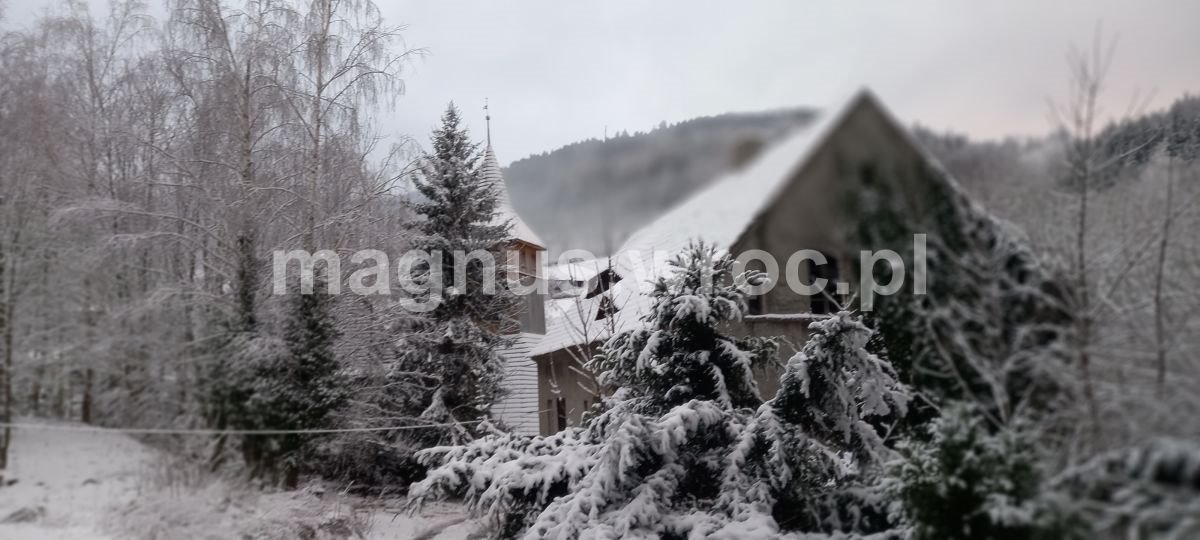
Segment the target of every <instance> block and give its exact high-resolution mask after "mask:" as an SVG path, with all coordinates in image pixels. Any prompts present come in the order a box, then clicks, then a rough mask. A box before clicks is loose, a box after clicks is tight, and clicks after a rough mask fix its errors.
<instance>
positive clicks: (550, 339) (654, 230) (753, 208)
mask: <svg viewBox="0 0 1200 540" xmlns="http://www.w3.org/2000/svg"><path fill="white" fill-rule="evenodd" d="M864 106H872V107H874V108H876V109H877V110H879V111H882V112H884V116H885V118H887V119H888V121H890V122H891V123H893V124H896V127H897V129H898V130H899V131H900V132H901V133H907V131H906V130H904V129H903V128H902V127H900V126H899V124H897V123H896V121H895V120H894V119H893V118H892V117H891V115H890V114H887V113H886V109H885V108H884V107H883V106H882V105H881V104H880V103H879V101H878V99H876V98H875V97H874V95H873V94H871V92H870V91H868V90H866V89H863V90H860V91H858V92H856V93H854V94H853V95H852V96H850V98H849V99H847V100H845V101H843V102H842V103H840V104H838V105H837V106H835V107H832V108H829V109H826V110H825V111H823V112H822V113H820V114H819V115H818V117H817V119H816V120H815V121H814V122H812V123H810V124H809V125H807V126H805V127H802V128H800V129H799V130H798V131H795V132H793V133H792V134H791V135H789V136H788V137H786V138H785V139H784V140H783V141H781V142H779V143H777V144H775V145H774V146H771V147H769V148H767V149H766V150H765V151H764V152H763V154H762V155H761V156H760V157H758V158H756V159H755V160H754V161H752V162H751V163H750V164H749V165H747V166H746V167H744V168H743V169H741V170H738V171H734V172H732V173H728V174H726V175H725V176H723V177H722V178H721V179H719V180H717V181H716V182H714V183H713V184H711V185H710V186H709V187H707V188H705V189H703V190H701V191H700V192H698V193H696V194H695V195H693V196H692V197H690V198H688V199H686V200H685V201H684V202H682V203H680V204H679V205H677V206H675V207H674V208H672V209H671V210H669V211H667V212H666V213H665V214H663V215H662V216H660V217H659V218H658V219H656V220H654V221H653V222H651V223H650V224H649V225H647V226H645V227H643V228H642V229H641V230H639V231H637V232H636V233H634V234H633V235H632V236H630V237H629V239H627V240H626V241H625V243H624V244H622V245H621V248H620V249H619V250H617V252H616V253H615V254H614V255H613V265H614V267H615V268H616V269H617V272H618V273H619V274H621V275H622V276H624V277H625V279H623V280H621V281H620V282H618V283H616V284H615V285H614V286H613V287H612V289H611V291H612V292H611V293H610V294H611V295H612V297H613V300H614V302H615V303H616V305H617V307H618V308H619V311H617V312H616V313H615V314H613V315H612V316H613V317H614V321H612V324H610V325H606V326H609V327H613V328H614V329H615V330H616V331H618V332H619V331H622V330H625V329H628V328H632V327H633V325H636V324H637V323H638V319H639V318H640V317H641V315H642V314H644V313H646V312H647V311H648V310H649V307H650V298H649V297H648V296H647V295H646V294H644V293H645V291H648V290H649V287H650V282H651V281H653V280H654V279H655V278H657V277H659V276H662V275H664V274H665V273H666V272H667V271H668V269H669V265H668V264H667V262H668V261H669V260H670V258H671V257H672V256H674V255H675V254H677V253H679V252H680V251H681V250H683V249H684V248H685V247H687V245H688V244H689V243H690V242H692V241H695V240H702V241H704V242H705V243H706V244H709V245H712V246H714V247H716V248H717V249H718V250H729V249H731V248H732V247H733V246H734V245H735V244H736V243H737V241H738V240H739V239H740V238H741V237H742V235H743V234H744V233H745V232H746V231H747V229H749V228H750V226H751V225H752V224H753V223H754V222H755V221H756V220H757V219H758V218H759V216H761V215H762V214H763V213H764V212H766V211H767V210H768V208H769V207H770V206H771V204H772V203H773V202H774V201H775V200H776V198H778V196H779V195H780V194H781V193H782V191H783V190H784V189H785V188H786V187H787V186H788V185H789V183H790V182H791V181H792V179H793V177H794V176H795V174H796V173H797V172H798V171H799V170H800V169H801V168H803V167H804V166H805V165H806V164H807V163H808V162H809V160H810V159H811V158H812V156H813V155H815V154H816V152H817V150H818V149H820V148H821V147H822V146H823V145H824V144H825V142H826V141H828V140H829V139H830V137H831V135H833V134H834V132H836V131H837V130H838V129H839V127H840V126H841V125H842V124H843V121H844V120H845V119H846V118H847V117H848V116H849V115H850V113H851V112H853V111H854V110H856V109H858V108H860V107H864ZM910 142H911V141H910ZM599 298H600V297H596V298H592V299H583V298H579V299H574V302H578V303H581V305H579V306H578V307H573V308H570V309H562V308H561V307H562V306H559V305H555V306H551V307H552V308H553V307H557V308H559V309H557V310H556V311H557V313H552V312H550V311H552V310H547V311H548V312H547V331H546V336H545V337H544V338H543V339H542V341H541V342H540V343H538V344H537V346H535V347H534V348H533V350H532V351H531V354H533V355H541V354H546V353H549V352H552V351H556V350H559V349H562V348H565V347H569V346H573V345H578V344H581V343H583V342H584V341H589V340H591V341H594V340H599V339H604V338H606V337H608V336H607V332H604V333H601V334H600V335H595V336H591V335H589V336H587V338H586V339H585V338H584V335H583V334H584V333H583V332H581V331H580V330H579V329H580V328H588V327H589V325H590V327H595V326H596V325H595V324H594V323H592V322H591V321H590V319H591V318H594V317H595V314H596V310H597V309H598V301H599ZM558 302H563V301H562V300H559V301H558ZM585 304H586V305H585ZM564 305H565V304H564Z"/></svg>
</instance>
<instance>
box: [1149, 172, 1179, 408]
mask: <svg viewBox="0 0 1200 540" xmlns="http://www.w3.org/2000/svg"><path fill="white" fill-rule="evenodd" d="M1174 174H1175V160H1174V158H1172V157H1171V156H1170V155H1168V156H1167V209H1166V214H1165V217H1163V226H1162V238H1160V239H1159V242H1158V264H1157V268H1156V269H1155V274H1154V345H1155V355H1156V357H1157V368H1158V373H1157V374H1156V383H1157V385H1158V389H1159V390H1160V391H1161V390H1162V388H1163V386H1164V385H1165V384H1166V382H1167V330H1166V328H1167V322H1166V305H1165V299H1164V298H1163V281H1164V278H1165V274H1166V266H1167V247H1168V245H1169V243H1170V238H1171V212H1172V208H1171V202H1172V201H1171V197H1172V196H1173V195H1174V193H1172V191H1173V190H1174V181H1175V179H1174Z"/></svg>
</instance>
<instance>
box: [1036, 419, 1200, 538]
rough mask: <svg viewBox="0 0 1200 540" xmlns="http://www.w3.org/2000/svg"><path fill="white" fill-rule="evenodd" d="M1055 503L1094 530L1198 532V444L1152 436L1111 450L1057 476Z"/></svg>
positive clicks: (1115, 533) (1154, 534)
mask: <svg viewBox="0 0 1200 540" xmlns="http://www.w3.org/2000/svg"><path fill="white" fill-rule="evenodd" d="M1050 487H1051V489H1053V490H1054V494H1055V496H1056V499H1057V502H1058V504H1059V505H1060V506H1061V507H1064V508H1068V509H1070V511H1072V512H1074V513H1076V514H1078V515H1079V516H1080V517H1082V518H1083V519H1085V520H1086V522H1087V523H1088V524H1089V525H1090V527H1091V529H1092V531H1093V532H1094V534H1105V535H1108V536H1111V537H1114V538H1115V537H1123V538H1196V537H1198V536H1200V444H1197V443H1196V442H1194V441H1182V440H1176V439H1155V440H1152V441H1149V442H1148V443H1145V444H1143V445H1140V446H1135V447H1132V448H1128V449H1125V450H1117V451H1111V452H1107V453H1104V454H1101V455H1099V456H1096V457H1095V458H1092V459H1091V460H1089V461H1087V462H1086V463H1084V464H1082V465H1080V466H1077V467H1072V468H1070V469H1068V470H1067V471H1065V472H1063V473H1062V474H1060V475H1058V476H1057V477H1056V478H1055V479H1054V480H1053V481H1052V482H1051V483H1050Z"/></svg>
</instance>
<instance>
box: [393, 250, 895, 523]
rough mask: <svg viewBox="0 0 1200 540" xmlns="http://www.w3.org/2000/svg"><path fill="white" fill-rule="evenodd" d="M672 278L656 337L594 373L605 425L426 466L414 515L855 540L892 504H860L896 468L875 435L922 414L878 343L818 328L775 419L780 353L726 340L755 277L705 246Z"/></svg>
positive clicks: (612, 351)
mask: <svg viewBox="0 0 1200 540" xmlns="http://www.w3.org/2000/svg"><path fill="white" fill-rule="evenodd" d="M672 265H673V270H674V272H673V273H672V274H670V276H669V277H667V278H663V279H660V280H659V281H658V282H657V283H656V284H655V287H654V289H653V291H652V292H651V295H652V299H653V308H652V309H651V310H650V312H649V313H648V314H647V315H646V316H645V317H644V319H643V320H644V322H645V323H646V324H645V327H644V328H640V329H636V330H632V331H628V332H625V333H621V334H618V335H616V336H614V337H612V338H611V339H610V340H609V341H608V342H607V343H606V344H605V346H604V347H603V351H602V353H601V354H600V355H599V356H598V357H597V358H596V359H595V360H594V361H593V362H592V363H591V365H590V366H589V367H590V368H591V369H593V370H594V371H595V372H596V373H598V377H599V380H600V381H601V382H602V384H604V385H606V387H608V388H612V389H613V392H612V394H611V397H609V398H607V399H605V400H604V402H603V405H604V406H603V408H602V410H601V411H600V412H599V413H598V414H596V415H595V416H594V417H592V418H590V419H589V420H588V421H587V422H586V423H585V425H584V426H582V427H579V428H572V429H568V430H566V431H563V432H561V433H558V434H555V435H551V436H547V437H521V436H515V435H510V434H496V435H493V436H489V437H484V438H482V439H479V440H476V441H473V442H471V443H469V444H467V445H464V446H453V447H440V448H434V449H430V450H428V451H425V452H423V453H422V454H421V456H420V457H421V459H422V460H423V461H424V462H425V463H428V464H429V465H431V466H432V470H431V471H430V473H429V476H428V477H427V478H426V479H425V480H424V481H422V482H420V483H417V484H414V485H413V487H412V488H411V490H410V494H409V496H410V500H409V503H410V507H412V508H416V507H419V506H420V505H421V504H423V503H425V502H426V501H429V500H436V499H440V498H446V497H451V496H461V497H463V498H465V499H466V501H467V503H468V505H469V507H470V509H471V510H472V511H473V512H475V513H476V514H479V515H481V516H482V517H483V518H484V519H485V522H486V523H487V524H488V525H489V527H490V531H491V532H492V533H493V535H494V536H495V537H497V538H518V537H523V538H528V539H534V538H551V539H575V538H581V539H587V538H614V539H615V538H710V537H711V538H739V539H747V538H779V537H782V536H784V535H785V534H787V533H788V531H812V532H821V531H829V532H842V531H851V532H852V531H856V530H857V527H858V526H859V525H860V524H862V523H864V520H862V519H860V518H862V517H863V516H862V514H863V512H857V510H858V509H859V506H858V505H856V504H855V503H856V502H863V501H866V500H868V499H872V500H870V501H867V502H868V503H874V502H877V501H874V500H873V496H872V494H867V493H864V492H865V491H866V490H862V489H860V488H862V486H866V485H868V484H870V481H869V480H870V478H869V477H870V476H871V474H872V473H873V472H874V471H876V470H877V469H878V465H879V463H880V462H881V461H882V458H884V457H885V456H888V455H890V453H889V451H888V450H887V449H886V448H885V447H884V445H883V440H882V438H881V436H880V434H879V433H880V432H879V431H878V430H877V429H876V427H875V426H874V425H873V424H872V423H871V421H872V420H881V421H884V420H887V419H889V418H893V417H896V416H899V415H902V414H903V412H904V410H905V407H906V403H907V401H908V397H907V394H906V393H905V392H904V391H903V390H902V389H901V388H900V386H899V385H898V384H897V383H896V381H895V378H894V376H893V374H892V373H891V370H890V368H888V367H887V365H886V364H884V363H883V362H882V361H880V360H879V359H878V358H877V357H875V356H873V355H870V354H868V353H867V352H866V351H865V350H864V349H863V345H864V344H865V343H866V341H867V339H868V338H869V337H870V333H871V332H870V330H869V329H867V328H866V327H865V326H864V325H862V324H861V323H860V322H858V321H856V320H854V319H853V317H851V316H850V315H848V314H840V315H838V316H837V317H835V318H833V319H830V320H829V321H824V322H821V323H816V324H814V325H813V331H814V332H815V333H816V334H817V337H816V338H815V339H813V340H811V341H810V344H809V345H808V346H806V347H805V349H804V351H802V352H801V353H800V354H798V355H797V356H796V357H795V358H793V359H792V360H791V361H790V362H789V363H788V369H787V375H785V377H784V387H783V388H782V389H781V390H780V392H779V395H777V396H776V397H775V399H773V400H771V401H769V402H767V403H765V404H764V403H762V402H761V399H760V398H759V396H758V392H757V389H756V387H755V385H754V382H753V377H752V373H751V370H752V368H753V366H754V365H756V364H758V363H761V362H766V361H770V359H771V358H772V356H773V355H774V353H775V344H774V343H773V342H772V341H770V340H765V339H761V338H756V339H744V340H738V339H734V338H732V337H729V336H726V335H724V334H722V333H721V331H720V329H721V326H722V324H723V323H725V322H728V321H730V320H734V319H736V318H737V317H740V316H741V314H742V312H743V310H744V308H745V301H744V300H745V299H744V295H743V293H742V292H741V291H740V289H739V288H738V287H737V286H736V284H737V283H739V282H740V280H741V279H743V278H744V276H743V277H736V276H733V275H732V260H731V259H730V258H729V257H727V256H718V255H717V253H716V252H715V251H714V250H712V249H711V248H706V247H704V246H692V247H690V248H689V249H688V250H687V251H685V252H684V253H683V254H681V255H680V256H678V257H676V258H675V259H674V260H673V262H672ZM809 409H813V410H812V411H809ZM797 502H801V503H803V504H802V505H801V506H795V504H796V503H797ZM847 503H849V504H847ZM837 506H840V507H841V510H837V511H833V512H832V514H829V513H828V512H829V511H831V510H835V507H837ZM863 506H871V504H865V505H863ZM777 516H779V517H783V518H786V520H787V521H780V520H777ZM874 525H878V526H879V528H882V525H881V524H879V523H875V524H874Z"/></svg>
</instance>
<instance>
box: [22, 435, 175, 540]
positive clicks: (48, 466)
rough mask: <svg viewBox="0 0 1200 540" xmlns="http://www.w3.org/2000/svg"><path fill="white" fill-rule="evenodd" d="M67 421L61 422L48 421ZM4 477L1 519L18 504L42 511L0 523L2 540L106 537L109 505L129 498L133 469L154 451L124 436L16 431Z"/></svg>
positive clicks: (133, 493) (144, 463)
mask: <svg viewBox="0 0 1200 540" xmlns="http://www.w3.org/2000/svg"><path fill="white" fill-rule="evenodd" d="M51 425H59V426H61V425H65V424H51ZM13 433H14V435H13V446H12V448H11V449H10V454H9V455H10V458H9V467H8V471H7V474H6V476H5V477H6V479H16V480H17V483H16V484H14V485H11V486H7V487H0V519H3V518H4V517H5V516H8V515H9V514H11V513H12V512H15V511H17V510H19V509H21V508H37V507H40V508H42V509H44V514H43V515H42V517H40V518H39V519H37V520H35V521H33V522H30V523H19V524H2V523H0V538H5V539H11V540H24V539H80V540H84V539H88V540H90V539H106V538H111V537H110V536H107V535H104V534H101V532H100V530H101V527H102V525H103V523H104V522H105V519H106V515H107V513H108V509H109V507H110V506H111V505H117V504H123V503H127V502H129V501H130V500H132V499H133V498H134V497H135V496H136V491H137V481H136V477H137V473H138V471H139V470H140V469H142V468H144V467H146V466H147V464H148V463H149V461H150V459H151V458H152V455H153V454H152V452H151V451H150V450H148V449H147V448H146V447H144V446H143V445H141V444H140V443H138V442H136V441H134V440H132V439H130V438H128V437H125V436H123V435H118V434H112V433H98V432H79V431H51V430H40V429H14V430H13Z"/></svg>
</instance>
